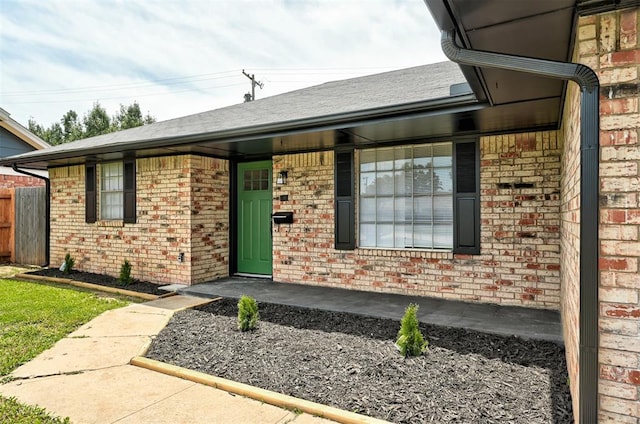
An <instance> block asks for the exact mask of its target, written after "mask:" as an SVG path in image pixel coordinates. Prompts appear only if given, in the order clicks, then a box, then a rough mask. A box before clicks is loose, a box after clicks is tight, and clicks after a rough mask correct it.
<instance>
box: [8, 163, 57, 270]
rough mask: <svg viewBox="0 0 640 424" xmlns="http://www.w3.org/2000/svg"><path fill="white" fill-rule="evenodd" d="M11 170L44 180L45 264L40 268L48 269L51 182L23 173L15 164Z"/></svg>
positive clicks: (36, 175) (40, 176)
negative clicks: (45, 197)
mask: <svg viewBox="0 0 640 424" xmlns="http://www.w3.org/2000/svg"><path fill="white" fill-rule="evenodd" d="M13 170H14V171H16V172H19V173H20V174H24V175H28V176H30V177H34V178H38V179H41V180H44V186H45V193H46V196H47V199H46V200H45V222H46V224H45V234H44V260H45V263H43V264H42V265H41V266H42V267H43V268H44V267H48V266H49V259H50V256H51V250H50V249H51V247H50V240H51V181H50V180H49V178H47V177H43V176H42V175H38V174H32V173H31V172H27V171H24V170H22V169H19V168H18V165H16V164H15V163H14V164H13Z"/></svg>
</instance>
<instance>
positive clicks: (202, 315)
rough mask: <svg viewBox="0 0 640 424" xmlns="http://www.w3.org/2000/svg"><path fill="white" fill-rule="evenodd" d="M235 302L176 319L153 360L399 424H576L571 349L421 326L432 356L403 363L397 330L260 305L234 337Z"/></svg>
mask: <svg viewBox="0 0 640 424" xmlns="http://www.w3.org/2000/svg"><path fill="white" fill-rule="evenodd" d="M236 314H237V307H236V301H235V300H230V299H225V300H222V301H220V302H214V303H212V304H210V305H207V306H205V307H200V308H197V310H187V311H184V312H180V313H178V314H176V315H175V316H174V317H173V318H172V319H171V321H170V323H169V325H168V326H167V327H166V328H165V329H164V330H163V331H162V332H161V333H160V334H159V335H158V337H157V338H156V339H155V340H154V341H153V344H152V346H151V349H150V350H149V352H148V353H147V357H149V358H153V359H156V360H160V361H163V362H167V363H171V364H174V365H178V366H182V367H186V368H190V369H193V370H197V371H201V372H205V373H209V374H214V375H217V376H220V377H224V378H228V379H231V380H235V381H240V382H243V383H248V384H251V385H254V386H258V387H262V388H265V389H269V390H274V391H277V392H280V393H285V394H288V395H292V396H296V397H300V398H303V399H308V400H311V401H315V402H320V403H324V404H328V405H332V406H335V407H338V408H342V409H345V410H349V411H355V412H359V413H362V414H365V415H369V416H373V417H377V418H381V419H385V420H389V421H392V422H398V423H424V422H434V423H435V422H437V423H442V422H458V423H505V422H509V423H527V424H531V423H570V422H572V418H571V417H572V412H571V399H570V395H569V392H568V386H567V373H566V365H565V359H564V349H563V348H562V347H561V346H559V345H557V344H555V343H551V342H538V341H527V340H522V339H520V338H516V337H502V336H496V335H488V334H483V333H478V332H474V331H469V330H464V329H454V328H444V327H436V326H432V325H421V329H422V331H423V334H425V336H426V338H427V339H428V340H429V342H430V345H429V352H428V353H427V354H426V355H424V356H421V357H418V358H409V359H404V358H402V357H401V356H400V355H399V353H398V352H397V350H396V348H395V346H394V341H395V338H396V335H397V332H398V329H399V322H396V321H393V320H388V319H377V318H369V317H361V316H357V315H352V314H347V313H335V312H327V311H319V310H309V309H302V308H295V307H289V306H283V305H273V304H267V303H261V304H260V316H261V321H260V323H259V327H258V329H257V330H255V331H253V332H247V333H241V332H239V331H237V330H236Z"/></svg>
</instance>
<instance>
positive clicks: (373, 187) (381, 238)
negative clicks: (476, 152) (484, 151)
mask: <svg viewBox="0 0 640 424" xmlns="http://www.w3.org/2000/svg"><path fill="white" fill-rule="evenodd" d="M452 153H453V145H452V143H450V142H448V143H435V144H424V145H418V146H402V147H393V148H382V149H369V150H364V151H362V152H361V154H360V207H359V210H360V220H359V221H360V246H361V247H389V248H429V249H451V248H452V247H453V176H452V175H453V174H452V169H453V159H452Z"/></svg>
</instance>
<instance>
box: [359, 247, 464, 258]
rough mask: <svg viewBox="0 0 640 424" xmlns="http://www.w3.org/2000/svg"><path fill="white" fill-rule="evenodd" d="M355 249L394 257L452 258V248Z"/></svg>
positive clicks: (369, 253)
mask: <svg viewBox="0 0 640 424" xmlns="http://www.w3.org/2000/svg"><path fill="white" fill-rule="evenodd" d="M356 251H357V252H358V253H360V254H361V255H363V256H396V257H408V256H411V257H424V258H438V259H446V258H449V259H453V255H454V254H453V250H452V249H419V248H407V249H402V248H397V247H356Z"/></svg>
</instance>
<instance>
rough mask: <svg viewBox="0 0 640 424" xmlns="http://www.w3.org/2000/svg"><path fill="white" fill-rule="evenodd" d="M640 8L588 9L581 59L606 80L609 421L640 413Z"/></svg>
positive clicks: (603, 242)
mask: <svg viewBox="0 0 640 424" xmlns="http://www.w3.org/2000/svg"><path fill="white" fill-rule="evenodd" d="M639 13H640V9H639V8H635V9H627V10H622V11H616V12H610V13H605V14H600V15H595V16H587V17H583V18H581V19H580V21H579V29H578V37H577V39H578V46H577V47H578V48H577V49H576V50H577V60H578V61H580V62H582V63H584V64H586V65H589V66H591V67H592V68H593V69H594V70H595V71H596V72H597V73H598V77H599V78H600V84H601V92H600V129H601V132H600V145H601V154H600V160H601V164H600V207H601V212H600V264H599V265H600V290H599V295H600V351H599V354H600V381H599V384H598V388H599V411H600V422H601V423H606V422H611V423H613V422H615V423H636V424H637V423H638V422H639V418H640V402H639V396H638V395H639V389H640V332H639V329H640V303H639V299H640V298H639V294H640V293H639V292H640V268H639V262H640V238H639V236H640V173H639V171H638V170H639V167H640V144H639V143H638V129H639V128H640V109H639V106H638V103H639V102H638V95H639V91H640V89H639V87H640V80H639V79H638V70H639V67H640V44H639V39H638V22H639V21H640V19H639ZM574 393H575V392H574ZM574 404H575V400H574Z"/></svg>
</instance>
